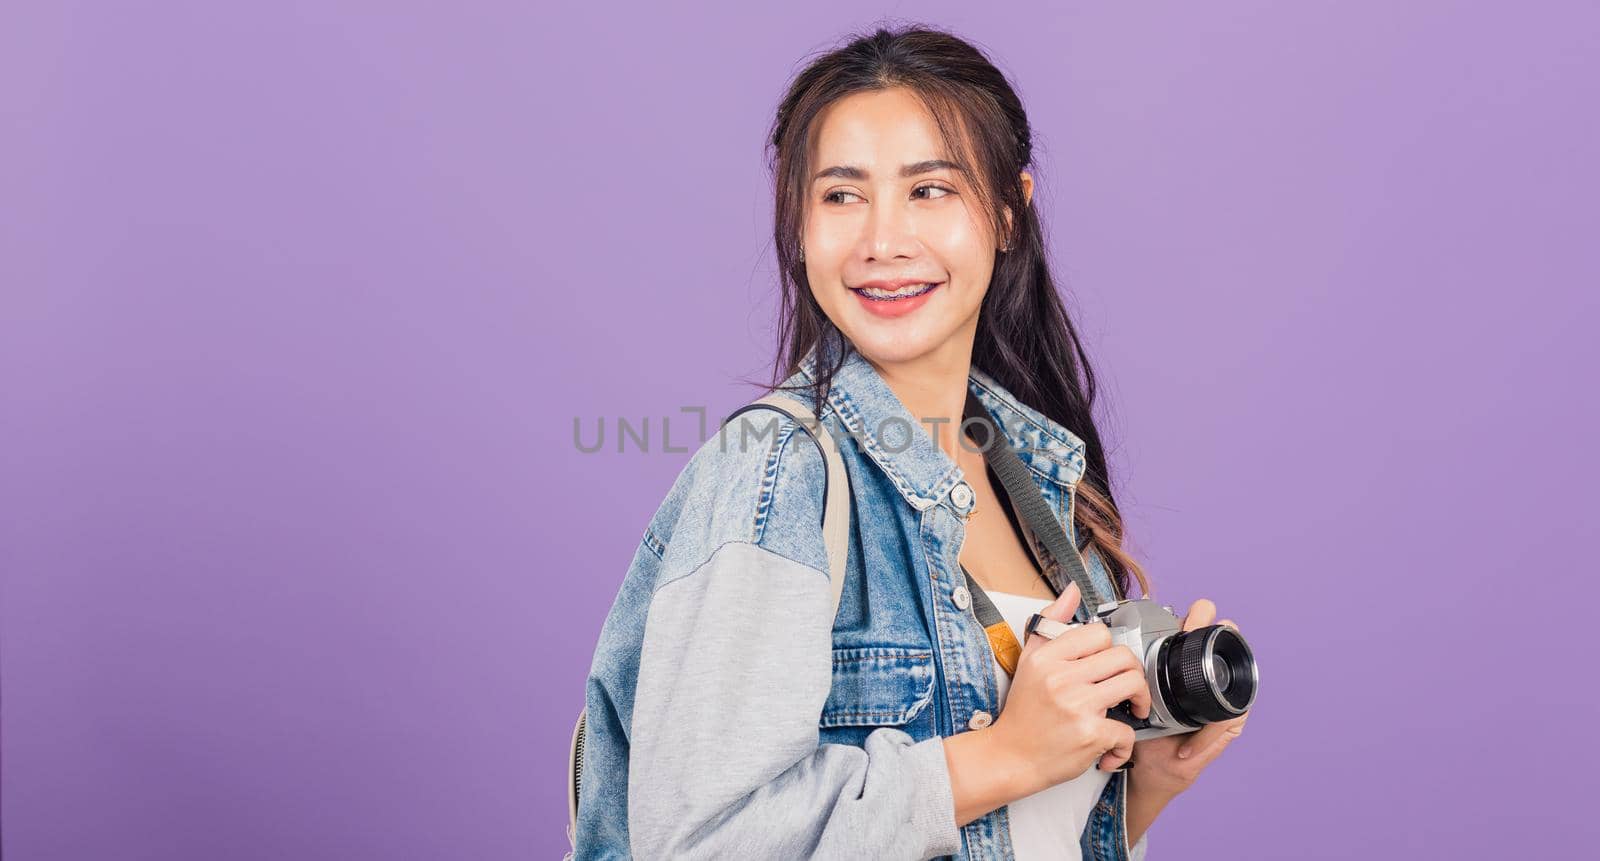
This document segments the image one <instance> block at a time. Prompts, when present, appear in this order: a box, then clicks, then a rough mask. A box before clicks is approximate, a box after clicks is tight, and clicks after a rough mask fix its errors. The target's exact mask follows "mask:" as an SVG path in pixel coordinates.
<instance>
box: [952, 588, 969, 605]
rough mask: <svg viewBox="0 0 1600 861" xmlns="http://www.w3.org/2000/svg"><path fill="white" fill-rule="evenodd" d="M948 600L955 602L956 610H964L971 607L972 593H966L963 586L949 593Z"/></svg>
mask: <svg viewBox="0 0 1600 861" xmlns="http://www.w3.org/2000/svg"><path fill="white" fill-rule="evenodd" d="M950 600H952V601H954V602H956V609H957V610H965V609H967V608H968V607H971V606H972V593H971V592H968V591H967V587H965V586H957V587H956V588H955V589H954V591H952V592H951V593H950Z"/></svg>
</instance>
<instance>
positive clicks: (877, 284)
mask: <svg viewBox="0 0 1600 861" xmlns="http://www.w3.org/2000/svg"><path fill="white" fill-rule="evenodd" d="M913 284H932V285H933V286H932V287H930V288H928V289H927V290H924V291H922V292H921V293H919V294H917V295H915V296H912V297H910V298H906V299H873V298H871V297H869V296H867V295H866V294H865V293H862V292H861V291H862V289H863V288H867V287H871V288H874V289H878V290H898V289H900V288H902V287H909V286H911V285H913ZM943 286H944V282H943V281H933V280H930V279H923V278H897V279H894V280H879V281H864V282H862V283H861V284H859V285H857V286H855V287H851V288H849V289H850V292H851V293H854V294H855V297H856V301H857V302H860V303H861V305H862V307H864V308H865V309H866V310H867V311H868V312H869V313H871V314H873V315H874V316H877V317H904V316H905V315H907V314H910V313H911V312H912V311H915V310H917V309H918V308H921V307H922V306H923V305H925V304H927V302H928V298H929V297H931V296H933V295H934V294H935V293H938V292H939V289H940V288H941V287H943Z"/></svg>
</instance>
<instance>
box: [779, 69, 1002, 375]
mask: <svg viewBox="0 0 1600 861" xmlns="http://www.w3.org/2000/svg"><path fill="white" fill-rule="evenodd" d="M817 122H818V123H819V125H818V130H817V140H816V150H815V152H814V153H813V156H812V160H811V166H812V170H811V177H810V178H809V179H810V183H811V185H810V188H809V189H808V198H807V202H806V218H805V228H804V230H805V233H804V235H803V237H802V242H803V247H804V248H805V265H806V278H807V280H808V281H809V282H810V284H811V291H812V293H813V294H814V295H815V296H816V298H817V304H819V305H821V306H822V310H823V312H824V313H826V314H827V315H828V318H829V319H830V320H832V321H833V323H834V325H836V326H838V327H839V330H840V331H841V332H843V333H844V335H845V337H847V338H849V339H850V343H852V344H854V345H855V347H856V349H857V350H859V351H860V352H861V353H862V354H863V355H865V356H866V357H867V358H868V359H871V360H872V361H874V362H875V363H877V364H880V365H882V364H886V363H898V362H906V361H910V360H915V359H919V358H922V357H924V356H929V355H935V356H939V357H941V358H951V359H960V358H970V356H971V345H972V339H973V337H974V335H975V333H976V331H977V320H978V309H979V307H980V306H981V305H982V304H983V297H984V294H985V293H987V292H988V290H989V276H990V275H991V273H992V272H993V271H994V260H995V250H996V238H995V234H994V230H993V229H992V228H991V227H990V224H989V220H988V219H987V218H986V217H985V215H984V213H982V212H980V211H977V208H976V207H977V205H978V204H977V202H976V199H975V198H976V196H975V195H974V194H973V190H974V186H973V180H972V179H971V178H969V177H968V176H967V175H966V174H964V173H963V172H962V171H961V170H960V169H959V168H957V167H956V166H955V164H952V162H954V161H956V159H955V158H953V157H952V156H951V155H950V154H949V153H947V152H946V151H945V149H944V145H943V142H942V141H941V140H940V137H939V130H938V127H937V126H936V125H935V124H934V121H933V117H932V116H931V115H929V113H928V112H927V109H926V108H924V107H923V105H922V103H921V102H920V101H919V100H918V99H917V97H916V96H915V95H913V94H912V93H911V92H910V91H909V90H907V89H904V88H893V89H887V90H876V91H870V92H864V93H856V94H853V95H850V96H847V97H845V98H843V99H840V100H839V101H837V102H835V103H833V104H832V105H830V106H829V107H828V108H827V109H826V110H824V111H823V112H822V113H821V114H820V115H819V116H818V118H817Z"/></svg>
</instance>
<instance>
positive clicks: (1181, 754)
mask: <svg viewBox="0 0 1600 861" xmlns="http://www.w3.org/2000/svg"><path fill="white" fill-rule="evenodd" d="M1178 758H1179V759H1188V758H1189V749H1188V748H1186V747H1180V748H1178Z"/></svg>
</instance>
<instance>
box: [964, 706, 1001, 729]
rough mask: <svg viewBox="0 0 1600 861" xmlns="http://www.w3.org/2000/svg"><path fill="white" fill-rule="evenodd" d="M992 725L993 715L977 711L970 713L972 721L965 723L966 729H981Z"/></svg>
mask: <svg viewBox="0 0 1600 861" xmlns="http://www.w3.org/2000/svg"><path fill="white" fill-rule="evenodd" d="M992 723H994V715H991V714H989V713H988V712H986V711H982V710H979V711H975V712H973V713H972V720H969V721H967V728H968V729H983V728H984V727H986V726H988V725H989V724H992Z"/></svg>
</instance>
